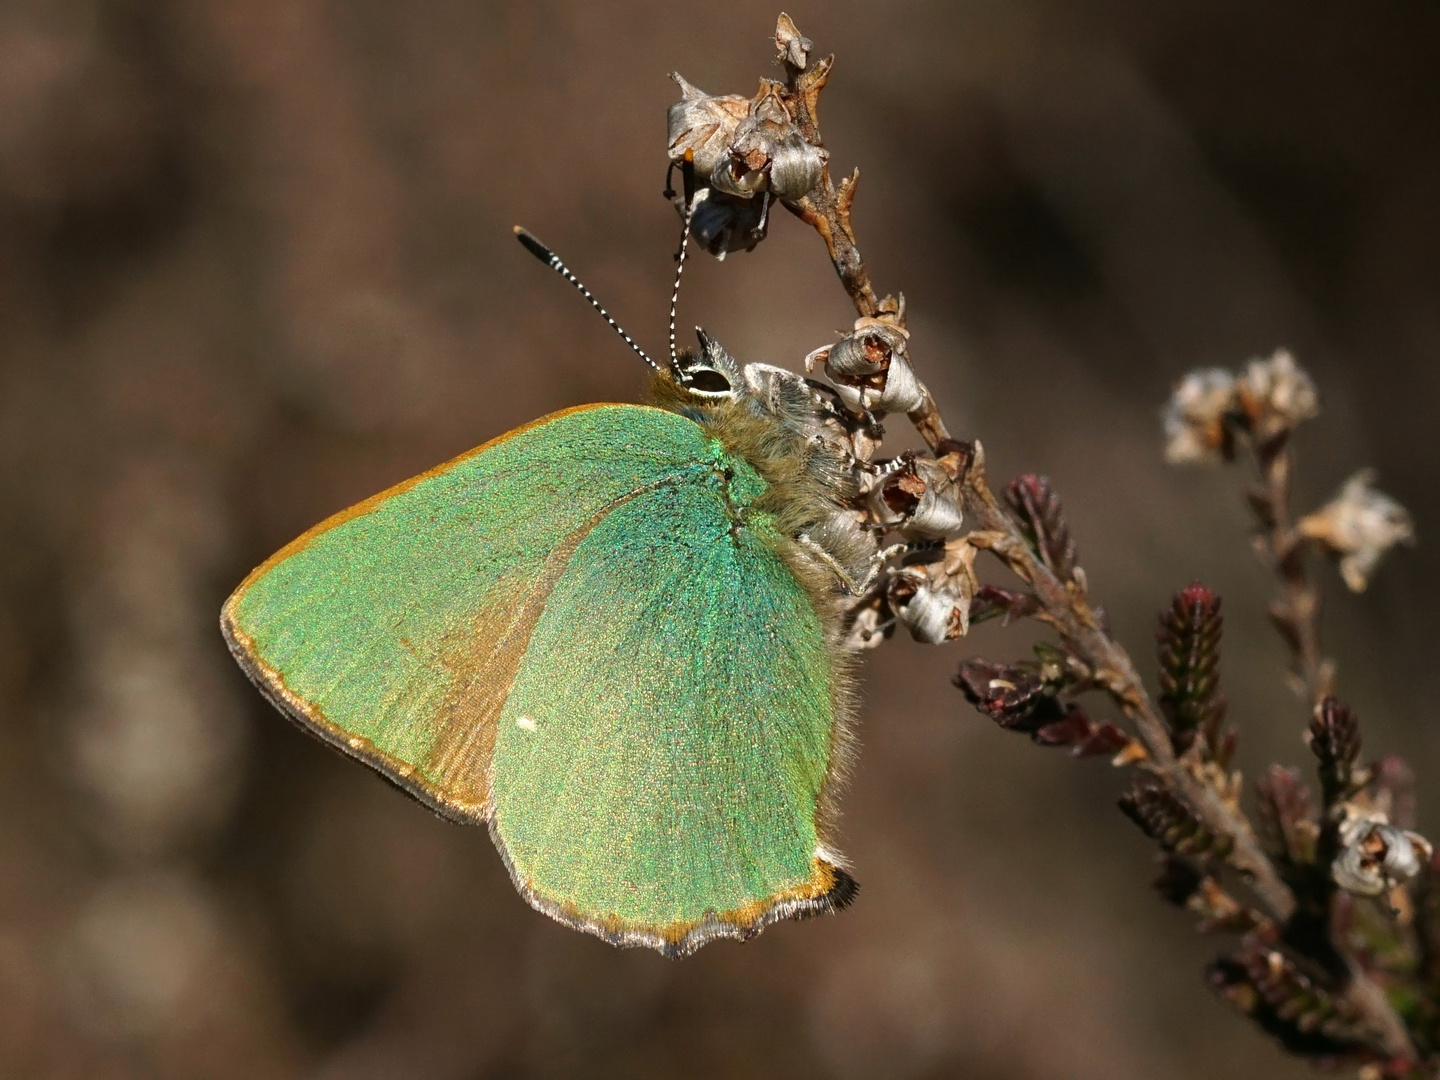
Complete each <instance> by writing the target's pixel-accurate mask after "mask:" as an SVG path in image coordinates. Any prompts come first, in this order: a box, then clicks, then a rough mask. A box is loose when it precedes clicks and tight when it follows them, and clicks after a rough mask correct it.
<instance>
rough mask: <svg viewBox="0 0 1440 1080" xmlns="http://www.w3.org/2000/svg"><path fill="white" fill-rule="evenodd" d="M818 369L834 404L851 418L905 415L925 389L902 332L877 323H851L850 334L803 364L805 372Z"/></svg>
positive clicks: (812, 355) (919, 398)
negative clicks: (855, 414)
mask: <svg viewBox="0 0 1440 1080" xmlns="http://www.w3.org/2000/svg"><path fill="white" fill-rule="evenodd" d="M819 363H823V364H824V365H825V374H826V375H828V376H830V379H831V381H832V382H834V383H835V389H836V390H837V391H838V392H839V394H840V400H841V401H843V402H844V403H845V406H846V407H847V408H849V409H853V410H854V411H856V412H865V411H869V412H873V413H889V412H905V413H908V412H910V411H912V410H913V409H916V408H918V407H919V406H920V403H921V402H922V401H924V400H925V388H924V386H922V385H921V383H920V380H919V379H917V378H916V377H915V372H914V370H913V369H912V368H911V367H910V360H909V349H908V345H907V343H906V334H905V331H904V330H901V329H900V328H898V327H896V326H892V325H890V324H889V323H886V322H881V321H880V320H878V319H857V320H856V322H855V329H854V330H852V331H851V332H850V333H848V334H846V335H845V336H844V337H842V338H841V339H840V340H839V341H837V342H836V343H835V344H834V345H830V346H827V347H826V348H823V349H816V350H815V351H814V352H812V353H811V354H810V355H809V356H807V357H806V358H805V367H806V369H807V370H813V368H814V366H815V365H816V364H819Z"/></svg>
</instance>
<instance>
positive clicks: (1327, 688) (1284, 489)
mask: <svg viewBox="0 0 1440 1080" xmlns="http://www.w3.org/2000/svg"><path fill="white" fill-rule="evenodd" d="M1251 449H1252V451H1253V453H1254V456H1255V467H1256V470H1257V471H1258V472H1259V476H1260V482H1259V484H1258V485H1257V486H1256V487H1255V488H1254V489H1253V490H1252V491H1251V492H1250V505H1251V508H1252V509H1253V510H1254V511H1255V517H1256V520H1257V521H1258V523H1259V525H1260V532H1259V533H1258V534H1257V535H1256V537H1255V549H1256V553H1257V554H1258V555H1259V556H1260V558H1261V560H1262V561H1263V562H1265V563H1266V565H1268V566H1269V567H1270V568H1271V569H1272V570H1273V571H1274V572H1275V575H1276V577H1277V578H1279V580H1280V596H1279V597H1277V598H1276V599H1275V600H1273V601H1272V602H1271V603H1270V605H1269V607H1268V608H1267V613H1268V614H1269V616H1270V621H1271V622H1272V623H1273V624H1274V626H1275V628H1276V630H1278V631H1279V632H1280V636H1281V637H1283V638H1284V639H1285V644H1286V645H1287V646H1289V648H1290V653H1291V672H1292V674H1293V675H1294V677H1295V680H1296V683H1297V687H1296V689H1297V692H1299V693H1300V695H1301V696H1302V697H1304V698H1305V699H1306V700H1307V701H1308V703H1309V704H1310V705H1311V706H1312V707H1313V706H1315V705H1318V704H1320V702H1322V701H1324V700H1325V698H1327V697H1329V696H1330V694H1331V693H1332V692H1333V689H1334V683H1335V664H1334V662H1333V661H1331V660H1330V659H1328V658H1327V657H1326V656H1325V655H1324V653H1323V651H1322V650H1321V647H1320V604H1321V596H1320V587H1319V586H1318V585H1317V584H1315V583H1314V582H1313V581H1311V580H1310V578H1309V575H1308V574H1307V573H1306V569H1305V556H1306V554H1307V553H1308V551H1309V548H1310V542H1309V541H1308V540H1307V539H1306V538H1305V537H1304V536H1303V535H1301V533H1300V531H1299V529H1297V528H1296V526H1295V524H1294V522H1293V521H1292V519H1291V512H1290V492H1291V484H1292V481H1293V479H1294V472H1295V453H1294V450H1293V448H1292V446H1291V432H1290V430H1289V429H1288V428H1287V429H1282V430H1281V431H1280V432H1278V433H1277V434H1275V435H1273V436H1271V437H1269V438H1267V439H1263V440H1255V441H1253V442H1252V444H1251Z"/></svg>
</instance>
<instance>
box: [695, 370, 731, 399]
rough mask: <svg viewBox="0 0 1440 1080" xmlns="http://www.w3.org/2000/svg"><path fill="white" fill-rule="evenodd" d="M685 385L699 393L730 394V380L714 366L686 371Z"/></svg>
mask: <svg viewBox="0 0 1440 1080" xmlns="http://www.w3.org/2000/svg"><path fill="white" fill-rule="evenodd" d="M685 387H686V389H687V390H690V391H692V392H694V393H697V394H728V393H730V391H731V389H732V387H731V386H730V380H729V379H727V378H726V377H725V376H724V375H722V374H720V372H718V371H716V370H715V369H714V368H692V369H691V370H690V371H688V372H686V373H685Z"/></svg>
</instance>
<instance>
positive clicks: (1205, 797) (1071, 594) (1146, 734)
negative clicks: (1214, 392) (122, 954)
mask: <svg viewBox="0 0 1440 1080" xmlns="http://www.w3.org/2000/svg"><path fill="white" fill-rule="evenodd" d="M833 63H834V57H833V56H830V57H826V58H825V59H823V60H821V61H819V62H817V63H816V64H815V65H813V66H812V67H810V68H809V69H808V70H801V69H799V68H796V67H795V66H794V65H792V64H790V63H788V62H786V63H785V69H786V75H787V76H788V78H787V85H788V88H789V95H788V104H789V106H790V108H791V112H792V115H793V117H794V119H795V121H796V123H797V125H798V126H799V128H800V131H801V133H802V134H803V135H804V137H805V138H806V139H807V140H808V141H809V142H810V143H811V144H812V145H814V146H817V147H819V146H823V145H824V144H823V142H822V140H821V137H820V131H819V124H818V115H819V114H818V96H819V92H820V90H821V88H822V87H823V86H824V85H825V82H826V80H827V79H828V78H829V75H830V70H831V68H832V66H833ZM858 182H859V172H858V170H857V171H856V172H854V173H852V174H851V175H850V176H849V177H847V178H845V180H843V181H842V182H841V184H840V186H839V188H838V189H837V187H836V186H835V184H834V182H833V180H832V179H831V176H830V170H829V168H828V166H827V167H826V168H825V169H824V170H823V172H822V174H821V178H820V182H819V183H818V184H817V185H816V187H815V188H814V190H812V191H811V192H810V193H809V194H808V195H806V196H805V198H804V199H802V200H800V201H799V203H798V204H796V205H790V204H788V203H787V204H786V206H787V208H788V209H790V210H791V212H792V213H794V214H795V215H796V216H798V217H799V218H801V219H802V220H803V221H805V222H806V223H807V224H809V225H810V226H811V227H813V228H814V229H815V231H816V232H818V233H819V234H820V237H821V239H823V240H824V241H825V246H826V249H827V250H828V252H829V254H830V260H831V262H832V263H833V264H834V266H835V272H836V273H837V274H838V275H839V278H840V282H841V284H842V285H843V286H844V288H845V291H846V293H847V294H849V296H850V299H851V301H852V302H853V303H854V305H855V310H856V311H857V312H858V313H859V314H860V315H861V316H862V317H869V318H883V319H887V320H889V321H891V322H893V323H895V324H896V325H897V326H903V322H904V305H903V302H900V301H897V300H895V299H894V298H892V297H890V296H886V297H885V298H884V299H883V300H882V299H879V298H878V297H877V295H876V292H875V288H874V285H873V284H872V283H871V280H870V273H869V270H868V269H867V268H866V266H865V262H864V260H863V259H862V258H861V255H860V249H859V246H858V244H857V243H856V240H855V232H854V227H853V224H852V221H851V216H850V211H851V204H852V202H853V200H854V196H855V189H856V185H857V184H858ZM908 417H909V419H910V421H911V423H912V424H914V426H915V428H916V430H917V431H918V432H919V433H920V435H921V437H922V438H923V439H924V440H925V444H926V445H927V446H928V447H929V448H930V450H931V451H932V452H933V453H936V454H937V456H938V455H940V454H942V453H947V452H949V451H950V450H951V449H952V448H953V447H954V445H955V444H954V443H950V445H949V446H948V447H947V446H944V445H942V444H945V443H946V442H948V441H949V438H950V436H949V433H948V431H947V429H946V427H945V423H944V420H943V419H942V418H941V416H940V410H939V408H938V406H937V405H936V404H935V400H934V398H933V397H932V396H931V394H930V392H929V390H928V389H926V390H925V392H924V398H923V400H922V402H921V404H920V406H919V407H917V408H916V409H915V410H913V411H911V412H910V413H909V414H908ZM976 450H977V453H976V460H975V461H974V463H973V464H974V466H975V467H972V468H971V469H970V470H969V471H968V474H967V477H966V480H965V485H964V503H965V510H966V512H967V513H968V514H970V515H971V516H972V520H974V521H976V522H977V523H978V525H979V529H978V530H977V531H976V532H975V533H974V534H972V536H973V539H974V542H975V543H976V544H977V546H985V547H988V548H989V549H990V550H991V551H992V552H993V553H994V554H995V555H996V556H997V557H999V558H1000V559H1001V560H1002V561H1003V562H1004V563H1005V564H1006V565H1007V566H1008V567H1009V568H1010V569H1011V570H1012V571H1013V572H1014V573H1015V574H1017V575H1018V576H1019V577H1020V578H1021V579H1022V580H1024V581H1025V582H1027V583H1028V584H1029V585H1030V587H1031V588H1032V589H1033V590H1034V593H1035V595H1036V597H1037V598H1038V599H1039V601H1040V604H1041V608H1042V610H1041V612H1040V613H1039V617H1040V618H1042V619H1043V620H1044V621H1045V622H1046V623H1048V624H1049V625H1050V626H1052V627H1054V628H1055V630H1056V631H1057V632H1058V633H1059V634H1060V636H1061V638H1062V639H1063V640H1064V641H1065V642H1066V644H1067V645H1068V646H1069V648H1070V649H1071V650H1072V652H1073V653H1074V654H1075V655H1076V656H1077V657H1078V658H1079V659H1081V660H1082V661H1083V662H1084V663H1086V664H1087V665H1088V666H1089V667H1090V669H1091V670H1092V672H1093V673H1094V678H1095V680H1096V682H1097V683H1098V684H1100V685H1102V686H1103V687H1104V688H1105V689H1106V690H1107V691H1108V692H1109V694H1110V695H1111V696H1112V697H1113V698H1114V699H1115V700H1116V702H1117V703H1118V704H1119V705H1120V707H1121V709H1122V710H1123V711H1124V713H1125V714H1126V716H1127V717H1128V718H1129V720H1130V722H1131V723H1132V724H1133V725H1134V730H1135V733H1136V735H1137V736H1138V738H1139V741H1140V743H1141V745H1143V746H1144V748H1145V751H1146V755H1147V757H1146V761H1145V762H1144V764H1145V766H1146V767H1147V768H1148V769H1150V770H1151V771H1152V772H1153V773H1155V774H1156V775H1157V776H1158V777H1159V778H1160V779H1161V780H1162V781H1163V782H1164V783H1165V784H1166V785H1167V786H1168V787H1170V788H1171V789H1172V790H1174V791H1175V792H1176V793H1177V794H1179V795H1180V797H1181V798H1183V799H1184V800H1185V802H1186V803H1187V805H1189V806H1190V808H1191V809H1192V810H1193V812H1194V813H1195V814H1196V816H1197V817H1198V818H1199V820H1200V821H1201V822H1202V823H1203V824H1204V826H1205V827H1206V828H1207V829H1209V830H1211V831H1212V832H1214V833H1215V834H1217V835H1223V836H1226V837H1228V838H1229V839H1230V840H1231V842H1232V845H1233V846H1232V849H1231V853H1230V855H1229V860H1230V862H1231V863H1232V865H1234V866H1235V867H1236V868H1237V869H1239V870H1240V871H1241V873H1242V874H1244V875H1245V877H1246V879H1247V881H1248V884H1249V887H1250V889H1251V890H1252V891H1253V893H1254V894H1255V897H1256V898H1257V900H1259V902H1260V903H1261V904H1262V905H1263V906H1264V908H1265V909H1266V910H1267V912H1268V914H1269V915H1270V917H1271V918H1273V919H1274V920H1275V922H1276V923H1278V924H1280V925H1284V924H1285V922H1286V921H1287V920H1288V919H1289V918H1290V916H1291V915H1292V914H1294V912H1295V910H1296V900H1295V894H1294V892H1293V891H1292V890H1291V889H1290V887H1289V886H1288V885H1287V884H1286V883H1285V881H1284V880H1283V878H1282V877H1281V875H1280V873H1279V871H1278V870H1277V868H1276V866H1275V864H1274V862H1273V861H1272V860H1271V859H1270V858H1269V856H1267V855H1266V854H1265V852H1264V850H1262V848H1261V847H1260V844H1259V842H1258V840H1257V839H1256V836H1255V833H1254V830H1253V829H1252V828H1251V827H1250V823H1249V821H1248V820H1247V818H1246V817H1245V815H1244V814H1243V813H1241V811H1240V809H1239V807H1238V806H1237V805H1235V804H1234V803H1233V802H1231V801H1229V800H1228V799H1226V798H1225V797H1224V796H1222V794H1221V793H1220V791H1218V790H1217V789H1216V787H1215V786H1213V785H1212V784H1211V783H1209V782H1207V781H1206V780H1205V779H1204V778H1202V776H1201V775H1199V773H1198V771H1197V769H1196V763H1195V762H1193V761H1191V760H1190V758H1189V757H1185V758H1181V757H1178V756H1177V755H1176V753H1175V751H1174V748H1173V745H1172V742H1171V739H1170V733H1169V731H1168V729H1167V727H1166V725H1165V722H1164V721H1163V720H1162V718H1161V716H1160V714H1159V712H1158V711H1157V709H1156V708H1155V704H1154V702H1153V700H1152V699H1151V697H1150V694H1149V692H1148V691H1147V690H1146V688H1145V684H1144V682H1143V681H1142V680H1141V678H1140V675H1139V673H1138V672H1137V670H1136V668H1135V664H1134V662H1133V661H1132V660H1131V658H1130V655H1129V653H1127V652H1126V651H1125V649H1124V648H1123V647H1121V646H1120V645H1119V644H1118V643H1117V642H1116V641H1115V640H1114V639H1113V638H1111V637H1110V636H1109V634H1108V633H1106V631H1105V630H1104V629H1103V627H1102V626H1101V624H1100V621H1099V619H1098V618H1097V617H1096V614H1095V610H1094V608H1093V607H1092V606H1091V604H1090V602H1089V599H1088V596H1087V595H1086V592H1085V588H1084V584H1083V582H1084V578H1083V575H1076V577H1077V579H1078V580H1077V581H1072V582H1069V583H1066V582H1063V581H1061V580H1060V579H1059V578H1058V577H1057V576H1056V575H1055V574H1054V573H1053V572H1052V571H1051V570H1050V568H1049V567H1047V566H1046V565H1045V563H1044V562H1043V561H1042V560H1041V559H1040V557H1039V556H1038V555H1037V554H1036V553H1035V551H1034V550H1033V549H1032V548H1031V546H1030V544H1029V542H1028V540H1027V539H1026V537H1025V535H1024V533H1023V532H1022V531H1021V529H1020V527H1019V525H1018V524H1017V522H1016V521H1015V519H1014V518H1013V517H1012V516H1011V515H1010V514H1009V513H1007V512H1006V511H1005V509H1004V508H1003V507H1002V506H1001V505H1000V504H999V502H998V501H997V500H996V499H995V496H994V494H993V493H992V492H991V490H990V487H989V485H988V483H987V481H986V478H985V473H984V468H983V457H982V456H981V454H980V452H979V448H978V446H977V448H976ZM1291 468H1292V464H1291V460H1290V457H1289V452H1288V448H1283V449H1282V452H1281V453H1279V454H1277V455H1276V457H1275V459H1274V460H1273V461H1272V462H1271V463H1270V467H1269V468H1268V469H1264V470H1262V475H1263V476H1264V478H1265V480H1266V491H1267V493H1268V495H1269V499H1268V501H1269V502H1270V504H1271V505H1272V506H1274V507H1276V508H1277V513H1276V514H1275V521H1274V522H1273V523H1272V524H1271V526H1270V528H1269V529H1268V531H1267V546H1268V550H1269V552H1270V553H1271V555H1272V557H1273V558H1274V560H1275V565H1276V567H1277V570H1278V571H1279V572H1280V576H1281V580H1282V583H1283V585H1284V589H1285V593H1284V598H1283V600H1282V601H1279V602H1277V604H1283V605H1284V608H1283V611H1284V612H1285V614H1286V615H1287V616H1289V617H1291V618H1294V619H1295V620H1296V625H1297V627H1298V628H1299V634H1298V640H1297V643H1296V644H1295V646H1294V649H1295V653H1296V666H1297V671H1298V672H1299V673H1300V674H1301V677H1302V678H1303V679H1304V680H1305V683H1306V687H1307V690H1308V692H1309V693H1310V695H1311V696H1312V698H1315V699H1316V700H1318V697H1320V696H1323V694H1324V692H1328V686H1329V677H1330V674H1329V673H1330V666H1329V662H1328V661H1326V660H1325V659H1324V658H1323V656H1322V655H1321V654H1320V651H1319V636H1318V629H1317V615H1318V610H1319V597H1318V591H1317V590H1316V589H1315V588H1314V586H1313V585H1311V584H1310V583H1309V582H1308V580H1307V579H1306V577H1305V574H1304V567H1303V565H1301V564H1300V559H1299V558H1298V557H1296V558H1293V559H1292V558H1291V556H1292V555H1294V554H1296V549H1297V548H1299V549H1302V550H1303V548H1304V546H1305V545H1304V542H1303V541H1298V542H1297V540H1298V534H1297V533H1296V532H1295V530H1294V528H1293V526H1292V525H1291V523H1290V521H1289V516H1288V515H1289V482H1290V473H1291ZM1274 617H1275V618H1276V620H1277V625H1278V623H1279V617H1278V614H1276V615H1274ZM1351 970H1352V975H1351V978H1350V980H1349V982H1348V984H1347V986H1346V988H1345V990H1344V995H1345V997H1346V999H1347V1000H1348V1001H1349V1003H1350V1004H1351V1006H1352V1007H1353V1008H1355V1009H1356V1010H1357V1012H1359V1013H1360V1014H1361V1015H1363V1016H1364V1017H1365V1018H1366V1020H1367V1023H1368V1026H1369V1027H1370V1029H1371V1030H1372V1031H1373V1033H1374V1038H1375V1045H1376V1046H1377V1047H1378V1048H1379V1049H1380V1050H1382V1052H1384V1053H1385V1054H1387V1055H1390V1056H1392V1057H1396V1058H1403V1059H1407V1060H1412V1061H1413V1060H1416V1059H1417V1057H1418V1055H1417V1053H1416V1050H1415V1047H1414V1044H1413V1043H1412V1042H1411V1040H1410V1037H1409V1033H1408V1032H1407V1030H1406V1028H1405V1025H1404V1023H1403V1021H1401V1019H1400V1017H1399V1016H1398V1014H1396V1012H1395V1010H1394V1009H1393V1008H1392V1007H1391V1006H1390V1003H1389V1001H1388V1000H1387V999H1386V997H1385V994H1384V992H1383V991H1382V990H1381V989H1380V988H1379V987H1378V986H1377V985H1376V984H1375V983H1374V982H1373V981H1372V980H1371V979H1370V978H1369V977H1368V976H1367V975H1366V974H1365V973H1364V972H1363V971H1360V970H1359V969H1358V968H1357V967H1355V966H1354V965H1352V968H1351Z"/></svg>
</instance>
